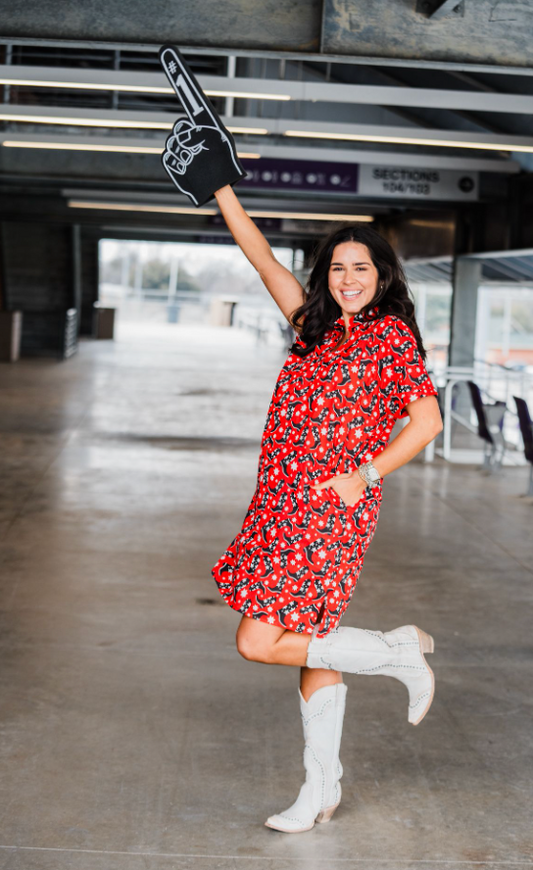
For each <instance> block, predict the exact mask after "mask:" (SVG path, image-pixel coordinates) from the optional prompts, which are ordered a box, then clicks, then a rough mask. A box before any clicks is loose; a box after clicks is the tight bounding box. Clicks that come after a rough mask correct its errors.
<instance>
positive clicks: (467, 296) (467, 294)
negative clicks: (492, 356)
mask: <svg viewBox="0 0 533 870" xmlns="http://www.w3.org/2000/svg"><path fill="white" fill-rule="evenodd" d="M481 269H482V262H481V260H472V259H468V258H467V257H456V258H455V261H454V273H453V296H452V314H451V324H450V326H451V330H450V347H449V350H448V365H451V366H472V365H473V364H474V345H475V340H476V316H477V291H478V287H479V285H480V284H481Z"/></svg>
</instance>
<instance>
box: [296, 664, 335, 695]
mask: <svg viewBox="0 0 533 870" xmlns="http://www.w3.org/2000/svg"><path fill="white" fill-rule="evenodd" d="M336 683H342V673H341V672H340V671H330V670H328V669H327V668H302V669H301V671H300V691H301V693H302V695H303V698H304V701H308V700H309V698H310V697H311V695H312V694H313V692H316V690H317V689H321V688H322V686H334V685H335V684H336Z"/></svg>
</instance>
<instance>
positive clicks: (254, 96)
mask: <svg viewBox="0 0 533 870" xmlns="http://www.w3.org/2000/svg"><path fill="white" fill-rule="evenodd" d="M204 93H206V94H207V96H208V97H237V98H238V99H240V98H242V99H244V100H284V101H285V100H290V99H292V98H291V97H290V96H289V94H261V93H260V94H258V93H254V92H253V91H211V90H207V89H206V90H205V91H204Z"/></svg>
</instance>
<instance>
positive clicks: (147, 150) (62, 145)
mask: <svg viewBox="0 0 533 870" xmlns="http://www.w3.org/2000/svg"><path fill="white" fill-rule="evenodd" d="M2 145H3V146H4V148H44V149H46V150H47V151H117V152H120V153H122V154H161V151H162V148H161V146H159V148H154V147H152V146H148V145H146V146H144V145H96V144H95V145H93V144H89V143H87V144H80V143H78V142H30V141H27V142H24V141H17V140H16V139H6V140H5V141H4V142H2Z"/></svg>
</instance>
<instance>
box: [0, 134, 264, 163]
mask: <svg viewBox="0 0 533 870" xmlns="http://www.w3.org/2000/svg"><path fill="white" fill-rule="evenodd" d="M1 144H2V145H3V146H4V148H34V149H40V148H42V149H44V150H45V151H103V152H108V153H117V154H162V153H163V146H162V145H159V146H157V147H155V146H152V145H111V144H109V145H107V144H98V143H94V144H93V143H92V142H91V143H90V142H83V143H82V142H32V141H31V140H29V139H27V140H17V139H6V140H5V141H4V142H2V143H1ZM237 156H238V157H240V158H242V159H244V160H259V159H260V157H261V155H260V154H256V153H254V152H252V151H238V152H237Z"/></svg>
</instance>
